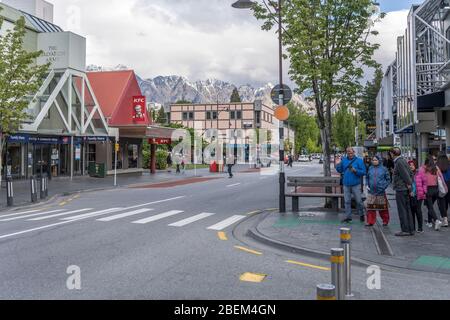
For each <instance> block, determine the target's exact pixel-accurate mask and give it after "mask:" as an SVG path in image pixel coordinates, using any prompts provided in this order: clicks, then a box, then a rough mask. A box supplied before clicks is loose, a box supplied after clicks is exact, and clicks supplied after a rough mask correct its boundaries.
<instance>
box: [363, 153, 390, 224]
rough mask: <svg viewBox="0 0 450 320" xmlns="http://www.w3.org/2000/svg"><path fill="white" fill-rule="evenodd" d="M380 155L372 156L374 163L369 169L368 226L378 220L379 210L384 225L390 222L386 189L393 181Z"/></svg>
mask: <svg viewBox="0 0 450 320" xmlns="http://www.w3.org/2000/svg"><path fill="white" fill-rule="evenodd" d="M380 160H381V159H380V158H379V157H378V156H375V157H373V158H372V165H371V166H370V167H369V169H368V170H367V189H368V197H367V200H366V205H367V224H366V226H367V227H372V226H373V225H374V224H375V223H376V220H377V211H378V212H379V213H380V216H381V219H382V220H383V226H385V227H386V226H388V224H389V203H388V200H387V197H386V189H387V188H388V187H389V184H390V183H391V178H390V175H389V171H388V170H387V168H386V167H384V166H383V165H382V164H381V161H380Z"/></svg>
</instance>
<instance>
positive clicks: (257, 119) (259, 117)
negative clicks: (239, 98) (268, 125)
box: [255, 111, 261, 124]
mask: <svg viewBox="0 0 450 320" xmlns="http://www.w3.org/2000/svg"><path fill="white" fill-rule="evenodd" d="M255 118H256V124H260V123H261V111H255Z"/></svg>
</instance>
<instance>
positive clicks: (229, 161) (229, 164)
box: [227, 156, 235, 179]
mask: <svg viewBox="0 0 450 320" xmlns="http://www.w3.org/2000/svg"><path fill="white" fill-rule="evenodd" d="M234 162H235V158H234V156H229V157H228V158H227V168H228V178H230V179H231V178H233V176H234V175H233V172H232V169H233V166H234Z"/></svg>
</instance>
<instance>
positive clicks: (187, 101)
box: [175, 99, 192, 104]
mask: <svg viewBox="0 0 450 320" xmlns="http://www.w3.org/2000/svg"><path fill="white" fill-rule="evenodd" d="M175 104H192V101H189V100H184V99H181V100H178V101H177V102H175Z"/></svg>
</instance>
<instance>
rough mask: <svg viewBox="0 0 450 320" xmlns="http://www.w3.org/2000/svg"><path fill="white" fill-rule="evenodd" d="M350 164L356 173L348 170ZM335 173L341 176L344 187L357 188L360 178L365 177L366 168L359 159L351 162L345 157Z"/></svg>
mask: <svg viewBox="0 0 450 320" xmlns="http://www.w3.org/2000/svg"><path fill="white" fill-rule="evenodd" d="M350 164H351V165H352V167H353V168H355V170H356V173H353V172H352V171H351V170H350V168H349V167H350ZM336 171H337V172H339V173H340V174H343V175H344V177H343V184H344V186H346V187H353V186H357V185H358V184H360V183H361V177H363V176H365V175H366V166H365V165H364V162H363V160H362V159H361V158H358V157H356V156H355V157H354V158H353V159H352V160H350V159H348V158H347V157H345V158H344V159H342V161H341V163H339V164H338V165H337V166H336Z"/></svg>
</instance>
